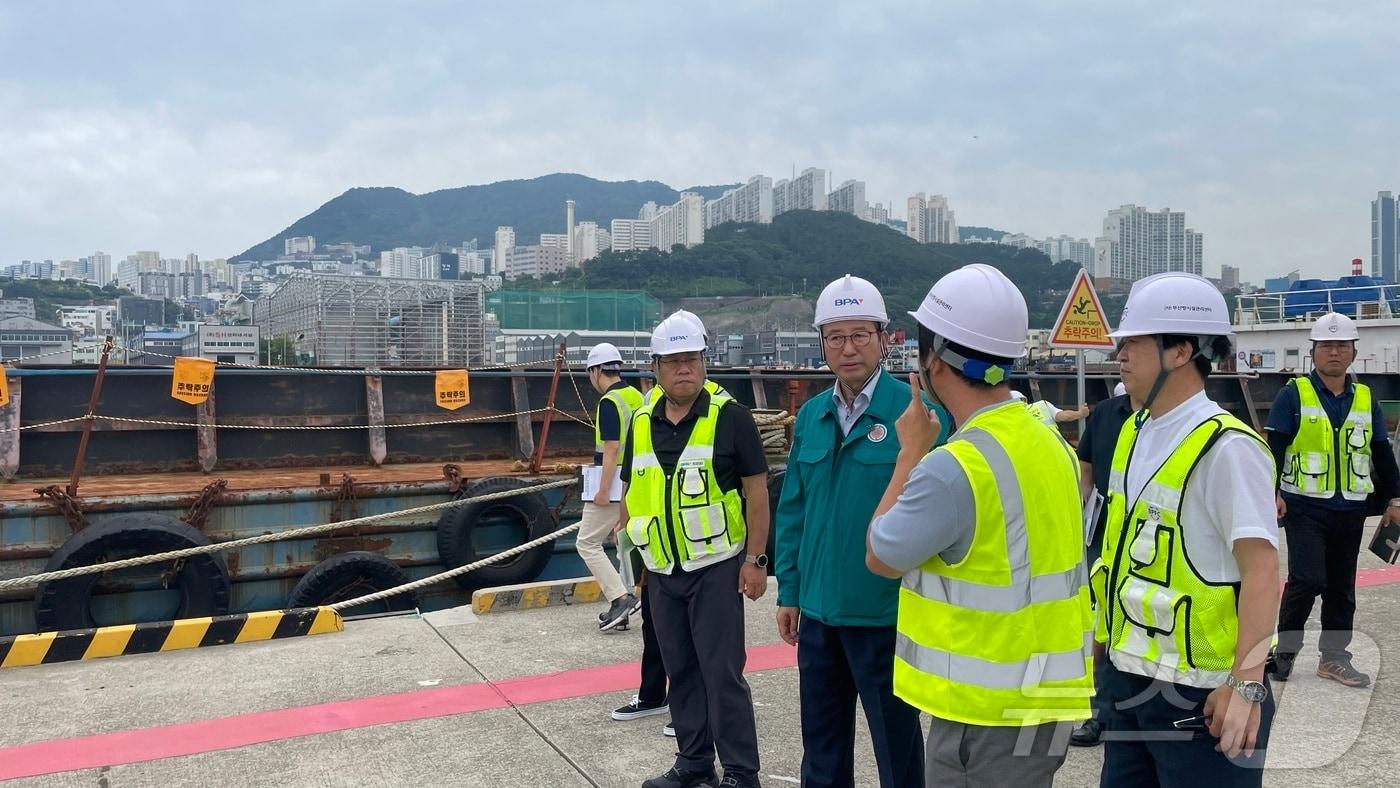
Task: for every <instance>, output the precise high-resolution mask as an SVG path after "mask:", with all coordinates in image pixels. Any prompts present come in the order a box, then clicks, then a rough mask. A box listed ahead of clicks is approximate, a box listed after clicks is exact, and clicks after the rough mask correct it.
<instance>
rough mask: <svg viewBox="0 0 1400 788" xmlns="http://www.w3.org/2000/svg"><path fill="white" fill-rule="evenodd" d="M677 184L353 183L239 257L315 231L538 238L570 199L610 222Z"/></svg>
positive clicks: (558, 223) (398, 240) (386, 240)
mask: <svg viewBox="0 0 1400 788" xmlns="http://www.w3.org/2000/svg"><path fill="white" fill-rule="evenodd" d="M732 188H734V187H733V186H697V187H693V188H691V189H687V190H686V191H695V192H698V193H700V194H701V195H702V196H703V197H704V198H705V199H707V200H709V199H714V198H716V197H719V196H720V195H721V194H723V193H724V192H725V191H726V190H727V189H732ZM678 196H679V192H677V191H676V190H675V189H672V188H671V187H670V186H667V185H666V184H664V183H659V182H657V181H619V182H613V181H600V180H595V179H593V178H589V177H586V176H583V175H574V174H571V173H555V174H553V175H545V176H542V177H539V178H530V179H528V180H515V181H499V182H497V183H492V184H486V185H482V186H463V187H460V188H456V189H443V190H441V191H435V192H429V193H427V194H411V193H409V192H406V191H404V190H403V189H396V188H392V187H375V188H357V189H351V190H349V191H347V192H345V193H344V194H342V195H340V196H339V197H336V198H335V199H333V200H331V201H330V202H328V203H326V204H325V205H322V206H321V207H320V208H317V209H316V210H315V211H313V212H311V213H310V214H307V215H306V216H304V217H302V218H300V219H298V220H297V221H296V222H294V223H292V225H291V226H289V227H287V228H286V229H284V230H282V231H281V232H279V233H277V234H276V235H274V236H272V237H271V238H269V239H267V240H266V241H263V242H262V243H260V244H258V245H256V246H254V247H252V248H251V249H248V250H247V251H245V252H243V253H242V254H240V255H238V256H236V257H234V258H232V259H233V260H235V261H236V260H272V259H275V258H276V257H278V256H279V255H281V254H282V250H283V245H282V242H283V240H285V239H287V238H291V237H294V236H303V235H314V236H316V241H317V242H318V243H340V242H343V241H353V242H354V243H357V244H368V245H369V246H370V247H371V248H372V249H373V250H374V251H375V252H379V251H382V250H384V249H392V248H394V247H396V246H431V245H433V244H435V243H446V244H452V245H453V246H456V245H458V244H461V243H463V242H464V241H467V240H470V239H472V238H476V239H477V241H478V242H479V243H480V244H481V245H482V246H483V247H489V246H490V245H491V243H492V239H493V238H494V237H495V233H496V228H497V227H499V226H501V225H509V226H511V227H514V228H515V237H516V243H519V244H531V243H535V242H536V240H537V239H538V238H539V235H540V233H562V232H564V201H565V200H573V201H574V202H575V203H577V207H576V209H575V210H576V213H575V220H576V221H580V222H585V221H588V222H597V223H598V224H599V225H602V226H604V227H606V226H607V225H608V224H609V223H610V222H611V221H612V220H613V219H631V218H635V217H636V215H637V211H638V209H640V208H641V207H642V204H643V203H646V202H655V203H656V204H658V205H669V204H670V203H673V202H675V201H676V199H677V198H678Z"/></svg>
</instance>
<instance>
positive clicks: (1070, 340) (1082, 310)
mask: <svg viewBox="0 0 1400 788" xmlns="http://www.w3.org/2000/svg"><path fill="white" fill-rule="evenodd" d="M1108 332H1109V328H1108V320H1107V319H1105V318H1104V314H1103V304H1102V303H1100V302H1099V294H1098V293H1096V292H1094V283H1093V282H1092V281H1090V280H1089V274H1088V272H1086V271H1085V270H1084V269H1082V268H1081V269H1079V275H1078V276H1076V277H1075V278H1074V286H1073V287H1071V288H1070V289H1069V298H1066V299H1065V305H1064V306H1062V307H1060V317H1059V319H1058V320H1056V321H1055V328H1054V329H1053V330H1052V331H1051V332H1050V347H1060V348H1082V349H1085V350H1094V349H1105V350H1112V349H1113V347H1114V342H1113V338H1112V337H1110V336H1109V335H1108Z"/></svg>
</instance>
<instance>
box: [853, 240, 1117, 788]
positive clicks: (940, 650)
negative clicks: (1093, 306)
mask: <svg viewBox="0 0 1400 788" xmlns="http://www.w3.org/2000/svg"><path fill="white" fill-rule="evenodd" d="M910 314H911V315H912V316H913V317H914V319H915V321H917V322H918V324H919V360H918V365H919V372H918V374H917V375H912V374H911V375H910V397H909V401H908V405H907V407H906V409H905V412H904V413H903V415H901V416H900V417H899V420H898V421H897V422H896V423H895V431H896V433H897V434H898V437H899V442H900V449H899V456H898V458H897V460H896V462H895V469H894V474H893V477H892V478H891V480H890V483H889V486H888V487H887V488H886V490H885V493H884V497H883V498H882V499H881V501H880V505H879V507H878V508H877V509H876V511H875V517H874V520H873V521H872V522H871V524H870V533H869V545H868V548H867V552H866V564H867V566H869V568H870V569H871V571H873V572H875V573H877V574H881V575H884V576H886V577H900V576H901V575H902V576H903V586H902V588H901V590H900V597H899V617H898V624H897V639H896V645H895V663H894V691H895V694H896V695H898V696H899V697H901V698H903V699H904V700H905V701H906V702H908V703H910V704H911V705H913V706H915V707H917V708H919V709H922V710H923V711H926V712H928V713H929V714H930V715H931V717H932V719H931V721H930V724H929V734H928V745H927V748H926V752H927V756H926V771H925V779H926V781H927V783H928V784H929V785H976V786H1001V785H1016V786H1048V785H1050V784H1051V783H1052V782H1053V781H1054V776H1055V772H1056V770H1058V769H1059V767H1060V765H1061V764H1062V763H1063V762H1064V759H1065V751H1066V747H1067V744H1066V739H1067V738H1068V733H1069V728H1070V727H1072V726H1073V724H1074V722H1075V721H1078V720H1083V719H1087V718H1088V717H1089V698H1090V696H1091V695H1092V694H1093V675H1092V668H1091V664H1092V658H1091V657H1090V653H1089V643H1090V640H1091V633H1092V631H1093V617H1092V614H1091V612H1090V607H1089V591H1088V588H1087V586H1086V584H1085V569H1084V561H1083V558H1084V554H1083V549H1084V548H1083V533H1084V532H1083V525H1082V523H1081V519H1082V518H1081V515H1080V506H1079V463H1078V462H1077V461H1076V460H1075V457H1074V452H1073V450H1072V449H1070V447H1069V445H1068V444H1067V443H1066V442H1065V440H1064V438H1063V437H1061V436H1060V435H1059V434H1058V433H1057V432H1055V431H1053V430H1047V429H1045V427H1044V425H1042V424H1040V423H1039V422H1038V421H1037V420H1036V418H1035V417H1034V416H1033V415H1031V413H1030V411H1029V410H1027V409H1026V407H1025V406H1024V405H1023V404H1021V403H1020V402H1017V401H1016V400H1014V399H1012V397H1011V390H1010V387H1009V386H1008V385H1007V379H1008V378H1009V376H1010V374H1011V370H1012V368H1013V366H1014V364H1015V362H1016V359H1018V358H1021V357H1023V356H1024V355H1025V353H1026V336H1027V333H1028V331H1027V310H1026V301H1025V298H1024V297H1022V295H1021V293H1020V291H1019V290H1017V289H1016V286H1015V285H1013V284H1012V283H1011V281H1010V280H1009V279H1007V278H1006V276H1005V275H1003V274H1002V273H1001V272H1000V271H998V270H997V269H995V268H993V267H991V266H987V265H980V264H975V265H968V266H964V267H963V268H960V269H958V270H956V271H953V272H952V273H950V274H948V275H947V276H945V277H943V278H942V279H940V280H938V282H937V283H935V284H934V286H933V288H932V289H930V290H929V292H928V295H927V296H925V298H924V300H923V303H922V304H921V305H920V306H919V309H918V311H916V312H912V313H910ZM921 388H923V389H926V390H928V391H930V392H931V393H933V394H934V395H935V397H936V399H937V400H938V401H940V402H942V403H943V405H944V406H946V408H947V411H948V413H950V414H951V416H952V418H953V420H954V422H955V423H956V424H957V427H958V429H957V431H956V432H954V433H953V435H952V437H951V438H949V439H948V442H947V443H946V444H944V445H943V446H940V447H938V448H936V449H933V451H932V452H929V449H930V448H931V447H932V446H933V445H934V442H935V440H936V439H937V436H938V433H939V430H940V427H941V424H940V423H939V422H940V419H939V417H937V416H936V415H934V414H933V412H932V411H931V410H930V409H929V408H928V407H927V406H926V405H925V404H924V402H923V400H922V399H921V398H920V397H919V390H920V389H921Z"/></svg>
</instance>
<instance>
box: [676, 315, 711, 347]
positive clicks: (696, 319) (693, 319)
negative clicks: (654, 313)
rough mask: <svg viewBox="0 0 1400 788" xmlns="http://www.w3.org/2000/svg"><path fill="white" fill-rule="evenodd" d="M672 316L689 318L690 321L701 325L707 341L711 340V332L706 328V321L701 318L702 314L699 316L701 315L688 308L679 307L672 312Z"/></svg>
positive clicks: (701, 330) (701, 331)
mask: <svg viewBox="0 0 1400 788" xmlns="http://www.w3.org/2000/svg"><path fill="white" fill-rule="evenodd" d="M671 316H672V317H680V318H684V319H686V320H689V321H690V322H692V323H694V324H695V325H697V326H699V327H700V333H701V334H702V335H703V336H704V337H705V341H706V342H708V341H709V340H710V332H708V331H706V330H705V323H704V321H702V320H701V319H700V316H699V315H697V314H695V313H694V312H691V311H689V310H687V309H677V310H676V311H675V312H672V313H671Z"/></svg>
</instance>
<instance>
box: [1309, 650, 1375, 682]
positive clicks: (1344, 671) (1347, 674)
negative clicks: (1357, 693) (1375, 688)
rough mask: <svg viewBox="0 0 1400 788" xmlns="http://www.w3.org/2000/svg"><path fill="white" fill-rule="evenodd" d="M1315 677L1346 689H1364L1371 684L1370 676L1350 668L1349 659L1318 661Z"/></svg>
mask: <svg viewBox="0 0 1400 788" xmlns="http://www.w3.org/2000/svg"><path fill="white" fill-rule="evenodd" d="M1317 675H1319V676H1321V677H1322V678H1324V679H1331V680H1333V681H1335V682H1337V683H1338V684H1341V685H1343V686H1347V687H1364V686H1366V685H1367V684H1370V683H1371V677H1370V676H1367V675H1366V674H1365V673H1362V672H1361V671H1359V670H1357V669H1356V668H1354V667H1352V664H1351V658H1350V657H1342V658H1340V659H1321V660H1319V661H1318V663H1317Z"/></svg>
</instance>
